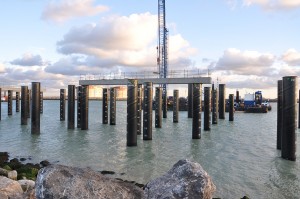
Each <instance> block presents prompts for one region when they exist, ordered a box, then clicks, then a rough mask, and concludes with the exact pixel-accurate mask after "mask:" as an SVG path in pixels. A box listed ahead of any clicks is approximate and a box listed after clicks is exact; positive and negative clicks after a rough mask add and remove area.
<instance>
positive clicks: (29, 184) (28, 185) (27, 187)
mask: <svg viewBox="0 0 300 199" xmlns="http://www.w3.org/2000/svg"><path fill="white" fill-rule="evenodd" d="M18 183H19V184H20V185H21V187H22V189H23V191H24V192H28V191H31V190H32V189H34V187H35V181H33V180H18Z"/></svg>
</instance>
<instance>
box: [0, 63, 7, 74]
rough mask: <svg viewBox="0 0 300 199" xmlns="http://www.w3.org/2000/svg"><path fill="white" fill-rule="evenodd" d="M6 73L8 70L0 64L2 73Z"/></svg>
mask: <svg viewBox="0 0 300 199" xmlns="http://www.w3.org/2000/svg"><path fill="white" fill-rule="evenodd" d="M5 72H6V69H5V66H4V64H2V63H0V73H5Z"/></svg>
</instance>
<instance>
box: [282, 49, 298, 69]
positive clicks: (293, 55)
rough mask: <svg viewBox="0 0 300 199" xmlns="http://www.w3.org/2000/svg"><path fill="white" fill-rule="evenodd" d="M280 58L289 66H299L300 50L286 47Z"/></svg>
mask: <svg viewBox="0 0 300 199" xmlns="http://www.w3.org/2000/svg"><path fill="white" fill-rule="evenodd" d="M282 60H283V61H284V62H286V63H287V64H288V65H290V66H300V52H298V51H297V50H295V49H288V50H287V51H286V52H285V53H284V54H283V55H282Z"/></svg>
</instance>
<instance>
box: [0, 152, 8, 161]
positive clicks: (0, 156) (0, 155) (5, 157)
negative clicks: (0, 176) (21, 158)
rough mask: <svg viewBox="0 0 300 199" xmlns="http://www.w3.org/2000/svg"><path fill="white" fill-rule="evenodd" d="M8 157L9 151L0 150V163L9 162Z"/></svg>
mask: <svg viewBox="0 0 300 199" xmlns="http://www.w3.org/2000/svg"><path fill="white" fill-rule="evenodd" d="M8 158H9V155H8V153H7V152H0V164H3V163H4V162H7V161H8Z"/></svg>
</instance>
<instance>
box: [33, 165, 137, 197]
mask: <svg viewBox="0 0 300 199" xmlns="http://www.w3.org/2000/svg"><path fill="white" fill-rule="evenodd" d="M35 194H36V198H37V199H46V198H64V199H74V198H89V199H98V198H114V199H118V198H121V199H122V198H124V199H125V198H126V199H127V198H132V199H134V198H136V199H141V198H143V190H141V189H140V188H138V187H136V186H135V185H133V184H131V183H127V182H122V181H119V180H116V179H112V178H109V177H106V176H104V175H102V174H100V173H98V172H95V171H92V170H91V169H81V168H75V167H67V166H62V165H50V166H48V167H44V168H42V169H41V170H40V171H39V173H38V176H37V180H36V184H35Z"/></svg>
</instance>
